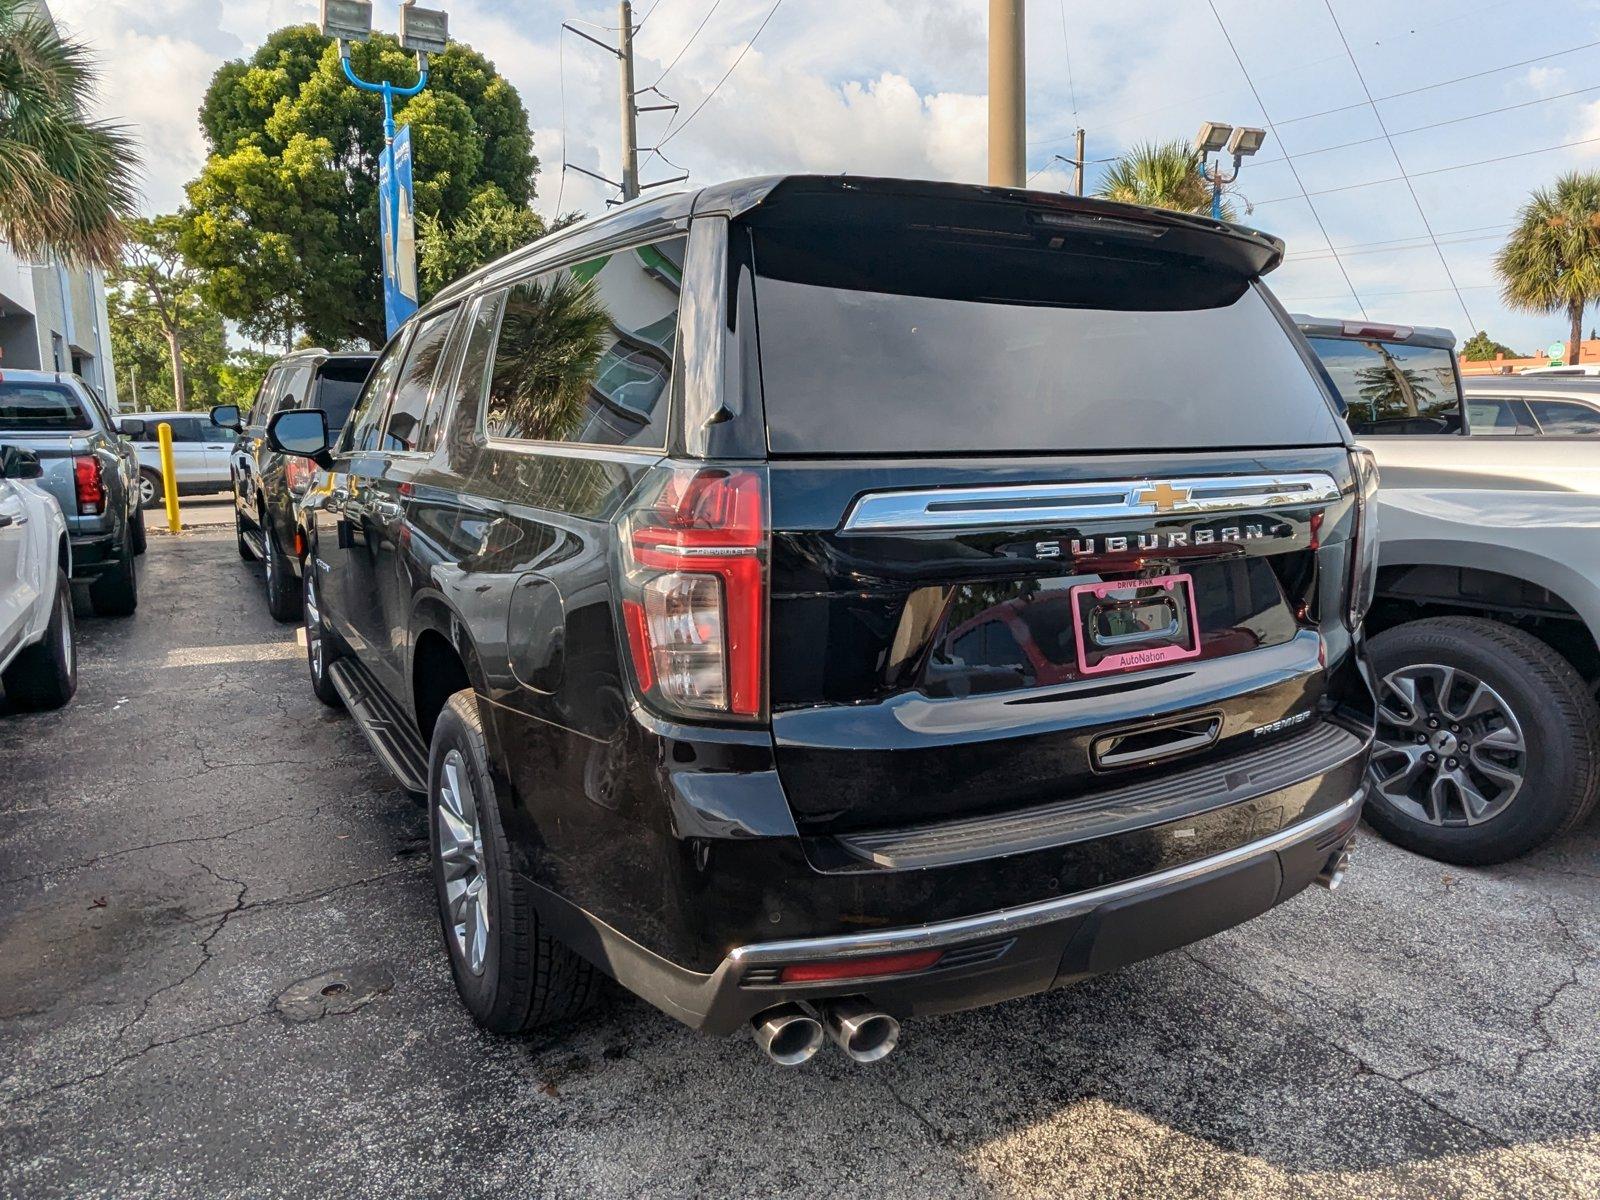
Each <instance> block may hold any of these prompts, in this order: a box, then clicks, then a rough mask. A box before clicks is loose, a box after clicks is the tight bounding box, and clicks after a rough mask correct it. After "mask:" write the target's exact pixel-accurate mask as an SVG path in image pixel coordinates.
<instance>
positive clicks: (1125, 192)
mask: <svg viewBox="0 0 1600 1200" xmlns="http://www.w3.org/2000/svg"><path fill="white" fill-rule="evenodd" d="M1223 190H1224V192H1226V190H1227V189H1226V187H1225V188H1224V189H1223ZM1095 195H1097V196H1099V197H1100V198H1101V199H1103V200H1117V201H1120V202H1121V203H1123V204H1144V205H1148V206H1150V207H1152V208H1172V209H1176V210H1177V211H1179V212H1187V213H1205V214H1208V215H1209V214H1210V212H1211V184H1210V183H1208V182H1207V181H1206V178H1205V176H1203V175H1201V174H1200V167H1199V165H1198V164H1197V163H1196V162H1195V157H1194V152H1193V151H1192V150H1190V149H1189V147H1188V146H1187V145H1185V144H1184V143H1183V142H1180V141H1172V142H1141V143H1139V144H1138V145H1136V146H1134V147H1133V148H1132V149H1131V150H1129V151H1128V152H1127V153H1126V154H1124V155H1122V156H1121V157H1120V158H1118V159H1117V160H1116V161H1115V162H1113V163H1112V164H1111V166H1110V167H1109V168H1108V169H1107V170H1106V173H1105V176H1104V177H1103V178H1102V179H1101V180H1100V186H1099V187H1098V188H1097V189H1096V190H1095ZM1222 215H1223V218H1224V219H1226V220H1229V221H1231V220H1233V215H1234V214H1233V206H1232V205H1230V204H1228V203H1226V202H1224V204H1223V206H1222Z"/></svg>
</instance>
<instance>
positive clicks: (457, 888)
mask: <svg viewBox="0 0 1600 1200" xmlns="http://www.w3.org/2000/svg"><path fill="white" fill-rule="evenodd" d="M434 811H435V812H436V813H437V814H438V816H437V818H436V820H437V821H438V825H439V862H440V864H441V866H442V867H443V868H444V893H445V904H446V917H447V918H448V920H449V924H450V929H451V933H452V936H453V937H454V938H455V943H456V950H457V951H458V952H459V953H460V955H461V961H462V962H464V963H465V964H466V966H467V969H468V970H469V971H471V972H472V973H473V974H474V975H482V974H483V964H484V960H485V959H486V958H487V957H488V953H489V878H488V875H487V874H486V873H485V870H484V861H483V826H482V823H481V821H480V819H479V812H478V798H477V795H476V794H475V793H474V791H473V788H472V780H471V777H470V776H469V775H468V772H467V760H466V758H465V757H463V755H462V753H461V751H459V750H451V751H450V752H449V753H448V754H446V755H445V756H444V764H443V766H442V768H441V769H440V772H439V798H438V804H437V805H436V806H435V809H434Z"/></svg>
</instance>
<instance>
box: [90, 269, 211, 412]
mask: <svg viewBox="0 0 1600 1200" xmlns="http://www.w3.org/2000/svg"><path fill="white" fill-rule="evenodd" d="M106 313H107V316H108V317H109V318H110V324H111V354H112V358H113V360H114V361H115V363H116V370H117V394H118V395H120V396H122V397H123V403H125V404H129V405H131V406H134V407H137V408H139V409H141V410H145V409H151V410H155V411H157V412H169V411H172V410H174V409H177V408H178V403H177V397H178V389H177V387H176V386H175V385H174V379H173V373H172V362H173V360H172V343H171V341H170V340H169V339H168V336H167V334H168V331H167V327H166V323H165V321H164V320H163V319H162V317H161V316H160V315H159V314H158V313H157V311H156V309H155V307H154V305H152V304H151V302H150V300H149V298H148V297H147V296H145V295H144V294H143V293H141V292H137V291H133V290H131V289H125V288H120V287H116V286H112V287H108V288H107V289H106ZM180 331H181V346H182V357H181V362H182V365H183V379H184V388H185V392H184V395H185V402H186V405H187V406H188V407H190V408H197V407H205V406H207V405H210V404H214V403H217V402H218V401H217V395H218V392H219V388H220V382H221V372H222V369H223V367H224V365H225V364H226V362H227V359H228V341H227V331H226V329H225V328H224V325H223V320H222V314H221V313H219V312H217V310H216V309H214V308H212V307H211V306H210V305H206V304H200V305H196V306H194V307H192V308H187V309H185V310H184V311H183V313H182V315H181V317H180Z"/></svg>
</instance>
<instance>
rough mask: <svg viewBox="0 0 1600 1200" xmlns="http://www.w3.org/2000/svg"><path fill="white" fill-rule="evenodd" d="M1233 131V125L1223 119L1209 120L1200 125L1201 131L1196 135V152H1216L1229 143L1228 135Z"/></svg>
mask: <svg viewBox="0 0 1600 1200" xmlns="http://www.w3.org/2000/svg"><path fill="white" fill-rule="evenodd" d="M1232 132H1233V126H1232V125H1228V124H1226V123H1224V122H1222V121H1207V122H1206V123H1205V124H1204V125H1202V126H1200V132H1199V133H1197V134H1195V135H1194V152H1195V153H1196V154H1215V153H1216V152H1217V151H1218V150H1221V149H1222V148H1223V147H1224V146H1226V145H1227V144H1228V135H1229V134H1230V133H1232Z"/></svg>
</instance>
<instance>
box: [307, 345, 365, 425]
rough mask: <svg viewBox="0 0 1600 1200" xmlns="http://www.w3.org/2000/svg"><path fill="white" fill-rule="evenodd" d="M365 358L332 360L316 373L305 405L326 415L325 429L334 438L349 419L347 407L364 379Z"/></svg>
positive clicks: (354, 401) (355, 396)
mask: <svg viewBox="0 0 1600 1200" xmlns="http://www.w3.org/2000/svg"><path fill="white" fill-rule="evenodd" d="M371 365H372V364H371V362H370V361H369V360H364V359H350V360H347V361H339V360H335V361H333V362H330V363H326V364H324V365H323V367H322V368H321V370H320V371H319V372H318V374H317V380H316V383H315V385H314V388H315V390H314V392H313V393H312V396H311V401H310V403H309V404H308V406H307V407H310V408H320V409H321V410H322V411H323V412H324V413H326V414H327V416H328V430H329V432H330V433H331V434H333V435H334V436H335V437H337V436H338V435H339V433H340V432H341V431H342V430H343V429H344V426H345V422H346V421H348V420H349V419H350V410H351V409H352V408H354V407H355V403H356V400H357V398H359V397H360V395H361V385H362V384H363V383H365V382H366V381H367V374H368V371H367V368H368V367H370V366H371Z"/></svg>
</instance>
